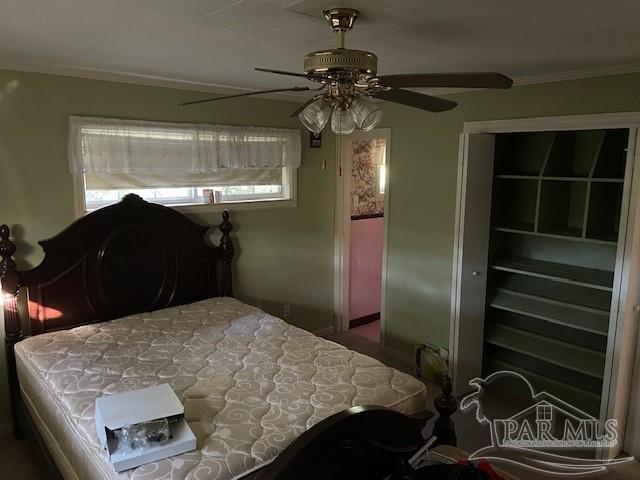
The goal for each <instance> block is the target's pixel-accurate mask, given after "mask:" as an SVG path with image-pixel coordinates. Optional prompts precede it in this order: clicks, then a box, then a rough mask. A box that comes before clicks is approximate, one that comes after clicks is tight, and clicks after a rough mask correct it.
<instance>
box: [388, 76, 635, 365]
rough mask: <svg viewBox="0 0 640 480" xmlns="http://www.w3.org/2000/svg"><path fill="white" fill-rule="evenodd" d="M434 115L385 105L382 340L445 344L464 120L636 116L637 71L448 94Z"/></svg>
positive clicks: (399, 345)
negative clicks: (445, 108) (446, 104)
mask: <svg viewBox="0 0 640 480" xmlns="http://www.w3.org/2000/svg"><path fill="white" fill-rule="evenodd" d="M448 98H451V99H453V100H456V101H457V102H458V103H459V105H458V107H456V108H455V109H454V110H451V111H449V112H445V113H439V114H437V115H436V114H428V113H427V114H425V113H422V112H420V111H418V110H415V109H411V108H408V107H401V106H395V105H391V104H388V103H385V105H384V115H385V118H384V121H383V125H382V126H386V127H390V128H391V129H392V132H391V167H390V174H389V175H390V178H389V180H390V187H389V194H390V197H389V210H388V221H389V237H388V264H387V296H386V301H387V304H386V312H385V313H386V315H385V319H386V332H385V334H386V337H385V338H386V343H387V346H389V347H391V348H394V349H396V350H400V351H404V352H406V353H409V352H411V351H412V348H413V345H415V344H416V343H417V342H419V341H430V342H433V343H435V344H437V345H440V346H448V344H449V316H450V300H451V298H450V297H451V274H452V261H453V257H452V255H453V231H454V213H455V201H456V181H457V166H458V138H459V134H460V133H461V132H462V127H463V124H464V122H469V121H478V120H496V119H508V118H523V117H540V116H552V115H571V114H586V113H605V112H626V111H640V74H629V75H619V76H611V77H600V78H592V79H585V80H575V81H567V82H558V83H553V84H544V85H531V86H526V87H518V88H514V89H512V90H509V91H493V92H492V91H486V90H485V91H476V92H469V93H464V94H457V95H450V96H449V97H448Z"/></svg>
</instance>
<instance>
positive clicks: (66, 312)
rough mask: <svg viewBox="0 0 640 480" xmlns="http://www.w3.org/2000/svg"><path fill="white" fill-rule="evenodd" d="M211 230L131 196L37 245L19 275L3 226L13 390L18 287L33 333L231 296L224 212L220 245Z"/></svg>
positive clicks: (1, 262)
mask: <svg viewBox="0 0 640 480" xmlns="http://www.w3.org/2000/svg"><path fill="white" fill-rule="evenodd" d="M208 228H209V227H204V226H200V225H198V224H197V223H195V222H193V221H192V220H190V219H189V218H187V217H185V216H184V215H182V214H181V213H179V212H178V211H176V210H174V209H172V208H168V207H164V206H162V205H157V204H153V203H148V202H146V201H144V200H143V199H142V198H140V197H139V196H137V195H134V194H129V195H127V196H126V197H125V198H124V199H123V200H122V201H121V202H120V203H118V204H115V205H111V206H109V207H105V208H101V209H100V210H97V211H95V212H93V213H90V214H88V215H86V216H84V217H82V218H80V219H78V220H76V221H75V222H74V223H72V224H71V225H70V226H69V227H67V228H66V229H65V230H63V231H62V232H61V233H60V234H58V235H56V236H55V237H53V238H50V239H48V240H44V241H42V242H40V245H41V246H42V248H43V250H44V253H45V256H44V259H43V260H42V263H40V265H38V266H37V267H35V268H33V269H32V270H24V271H20V270H18V269H17V267H16V264H15V262H14V260H13V258H12V257H13V254H14V253H15V251H16V246H15V244H14V243H13V242H12V241H11V239H10V231H9V227H7V226H6V225H2V226H1V227H0V281H1V282H2V294H3V304H4V319H5V348H6V354H7V366H8V370H9V371H8V373H9V381H10V383H12V384H13V385H11V388H12V390H15V387H17V377H16V372H15V357H14V355H15V354H14V345H15V344H16V343H17V342H19V341H20V340H22V338H23V333H22V321H21V319H20V315H19V311H20V309H19V308H18V293H19V291H20V290H21V289H26V290H27V299H28V308H27V312H28V317H29V323H30V327H31V335H38V334H41V333H45V332H49V331H54V330H61V329H67V328H71V327H75V326H78V325H84V324H88V323H96V322H104V321H106V320H112V319H114V318H118V317H123V316H126V315H130V314H134V313H140V312H147V311H151V310H157V309H160V308H165V307H169V306H173V305H181V304H184V303H189V302H194V301H197V300H202V299H205V298H210V297H214V296H218V295H220V296H232V295H233V290H232V280H231V261H232V259H233V254H234V251H233V243H232V241H231V237H230V236H229V234H230V232H231V230H232V228H233V227H232V225H231V223H230V222H229V212H227V211H226V210H225V211H224V213H223V215H222V223H221V224H220V226H219V228H220V231H221V232H222V237H221V239H220V244H219V246H210V245H208V244H207V243H206V242H205V238H204V235H205V232H206V231H207V230H208ZM218 266H219V269H218Z"/></svg>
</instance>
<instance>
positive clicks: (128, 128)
mask: <svg viewBox="0 0 640 480" xmlns="http://www.w3.org/2000/svg"><path fill="white" fill-rule="evenodd" d="M68 151H69V167H70V169H71V172H72V173H76V174H115V175H120V174H129V175H145V176H146V175H156V176H162V175H167V174H172V175H193V174H209V173H214V172H218V171H219V170H222V169H273V168H282V167H291V168H297V167H299V166H300V157H301V140H300V131H299V130H292V129H281V128H263V127H236V126H228V125H207V124H187V123H168V122H147V121H138V120H121V119H113V118H97V117H70V119H69V145H68Z"/></svg>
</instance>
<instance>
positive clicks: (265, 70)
mask: <svg viewBox="0 0 640 480" xmlns="http://www.w3.org/2000/svg"><path fill="white" fill-rule="evenodd" d="M254 70H257V71H258V72H267V73H277V74H278V75H290V76H292V77H302V78H309V75H307V74H306V73H297V72H287V71H285V70H274V69H272V68H259V67H255V68H254Z"/></svg>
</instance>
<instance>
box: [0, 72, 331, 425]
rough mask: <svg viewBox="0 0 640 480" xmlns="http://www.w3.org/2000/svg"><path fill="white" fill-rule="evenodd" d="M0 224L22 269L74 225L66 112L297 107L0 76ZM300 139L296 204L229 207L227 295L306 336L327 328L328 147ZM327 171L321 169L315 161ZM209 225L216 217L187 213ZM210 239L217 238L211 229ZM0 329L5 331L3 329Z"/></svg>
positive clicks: (261, 113) (265, 111) (249, 120)
mask: <svg viewBox="0 0 640 480" xmlns="http://www.w3.org/2000/svg"><path fill="white" fill-rule="evenodd" d="M0 95H1V96H0V223H6V224H8V225H9V226H10V227H11V228H12V230H13V233H14V235H15V237H16V239H17V244H18V252H17V254H16V260H17V262H18V264H19V266H20V267H21V268H26V267H30V266H34V265H37V264H38V263H39V261H40V260H41V259H42V253H41V250H40V248H39V246H38V245H37V241H38V240H41V239H44V238H48V237H50V236H52V235H55V234H56V233H58V232H59V231H60V230H61V229H62V228H64V227H65V226H66V225H68V224H69V223H70V222H71V221H73V220H74V197H73V184H72V176H71V174H70V173H69V169H68V166H67V129H68V127H67V124H68V117H69V116H70V115H94V116H107V117H125V118H135V119H146V120H160V121H162V120H166V121H185V122H209V123H221V124H230V125H255V126H276V127H289V128H299V127H300V126H299V124H298V123H297V120H293V119H289V113H290V112H291V111H292V110H294V109H295V108H296V106H297V104H296V103H291V102H282V101H273V100H264V99H237V100H229V101H225V102H220V103H213V104H210V105H199V106H191V107H178V106H177V104H178V103H179V102H184V101H187V100H191V99H196V98H203V96H206V95H207V94H204V95H203V94H198V93H195V92H187V91H179V90H174V89H167V88H154V87H144V86H138V85H127V84H120V83H114V82H103V81H95V80H85V79H77V78H71V77H63V76H51V75H40V74H31V73H18V72H10V71H0ZM307 146H308V136H307V134H306V133H305V134H304V135H303V153H302V166H301V167H300V168H299V169H298V207H297V208H279V209H277V208H274V209H261V210H252V211H247V210H243V211H236V212H234V211H233V209H231V216H232V222H233V223H234V226H235V229H234V232H233V233H234V236H235V237H236V238H237V239H239V241H237V250H236V251H237V257H236V258H237V261H236V263H235V270H236V275H235V290H236V294H237V295H238V296H239V297H240V298H242V299H244V300H246V301H248V302H250V303H253V304H255V305H258V306H260V307H262V308H264V309H265V310H267V311H270V312H271V313H273V314H276V315H278V316H282V311H283V304H285V303H288V304H290V305H291V314H290V317H289V318H288V320H289V321H291V322H292V323H295V324H297V325H299V326H302V327H304V328H306V329H309V330H317V329H320V328H325V327H328V326H330V325H331V324H332V309H333V305H332V302H333V270H332V269H333V261H332V258H333V204H334V202H333V198H334V191H333V179H334V172H335V170H334V161H333V160H334V152H335V147H334V143H333V137H332V135H325V136H324V138H323V147H322V148H321V149H310V148H308V147H307ZM324 159H326V160H327V163H328V168H327V170H326V171H322V169H321V167H322V161H323V160H324ZM193 218H194V219H195V220H196V221H198V222H199V223H202V224H206V225H217V224H218V223H220V213H219V212H215V213H214V212H211V213H208V214H199V215H193ZM211 234H212V239H213V240H214V241H216V242H217V241H218V238H219V232H218V231H217V229H213V230H211ZM2 331H3V332H4V327H2ZM4 368H5V365H4V354H2V355H0V369H1V370H2V371H1V372H0V424H2V423H4V422H7V421H8V420H9V413H8V412H9V410H8V398H7V395H6V389H7V386H6V385H7V383H6V377H5V373H4Z"/></svg>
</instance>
